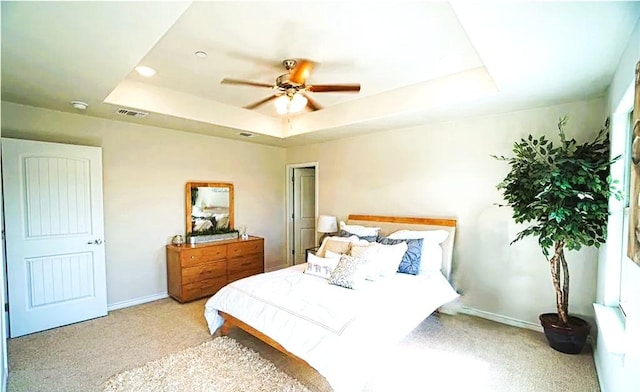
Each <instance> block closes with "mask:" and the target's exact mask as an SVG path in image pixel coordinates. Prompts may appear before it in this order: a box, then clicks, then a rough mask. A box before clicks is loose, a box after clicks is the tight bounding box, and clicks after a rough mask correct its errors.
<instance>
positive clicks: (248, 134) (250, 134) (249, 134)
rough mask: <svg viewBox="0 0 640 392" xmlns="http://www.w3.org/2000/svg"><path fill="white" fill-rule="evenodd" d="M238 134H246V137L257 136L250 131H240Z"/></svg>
mask: <svg viewBox="0 0 640 392" xmlns="http://www.w3.org/2000/svg"><path fill="white" fill-rule="evenodd" d="M238 135H240V136H244V137H254V136H256V135H254V134H253V133H249V132H240V133H238Z"/></svg>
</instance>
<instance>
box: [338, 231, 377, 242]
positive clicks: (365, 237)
mask: <svg viewBox="0 0 640 392" xmlns="http://www.w3.org/2000/svg"><path fill="white" fill-rule="evenodd" d="M352 235H355V236H356V237H358V238H360V239H361V240H367V241H369V242H376V240H377V239H378V236H377V235H357V234H353V233H349V232H348V231H346V230H340V234H338V236H340V237H351V236H352Z"/></svg>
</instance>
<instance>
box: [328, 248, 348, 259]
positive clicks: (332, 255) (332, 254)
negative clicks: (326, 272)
mask: <svg viewBox="0 0 640 392" xmlns="http://www.w3.org/2000/svg"><path fill="white" fill-rule="evenodd" d="M343 254H344V253H338V252H332V251H330V250H329V249H327V250H325V251H324V257H325V258H327V259H339V258H340V256H342V255H343Z"/></svg>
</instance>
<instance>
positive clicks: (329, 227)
mask: <svg viewBox="0 0 640 392" xmlns="http://www.w3.org/2000/svg"><path fill="white" fill-rule="evenodd" d="M316 230H317V231H318V233H324V234H322V237H320V245H322V241H323V240H324V238H325V237H326V236H328V235H329V234H330V233H335V232H336V231H338V220H337V219H336V217H335V216H331V215H320V216H318V225H317V226H316Z"/></svg>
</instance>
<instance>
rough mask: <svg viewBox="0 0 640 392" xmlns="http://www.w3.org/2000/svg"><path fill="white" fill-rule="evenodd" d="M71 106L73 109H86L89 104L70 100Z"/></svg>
mask: <svg viewBox="0 0 640 392" xmlns="http://www.w3.org/2000/svg"><path fill="white" fill-rule="evenodd" d="M71 106H73V108H74V109H78V110H87V108H88V107H89V104H88V103H86V102H82V101H71Z"/></svg>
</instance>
